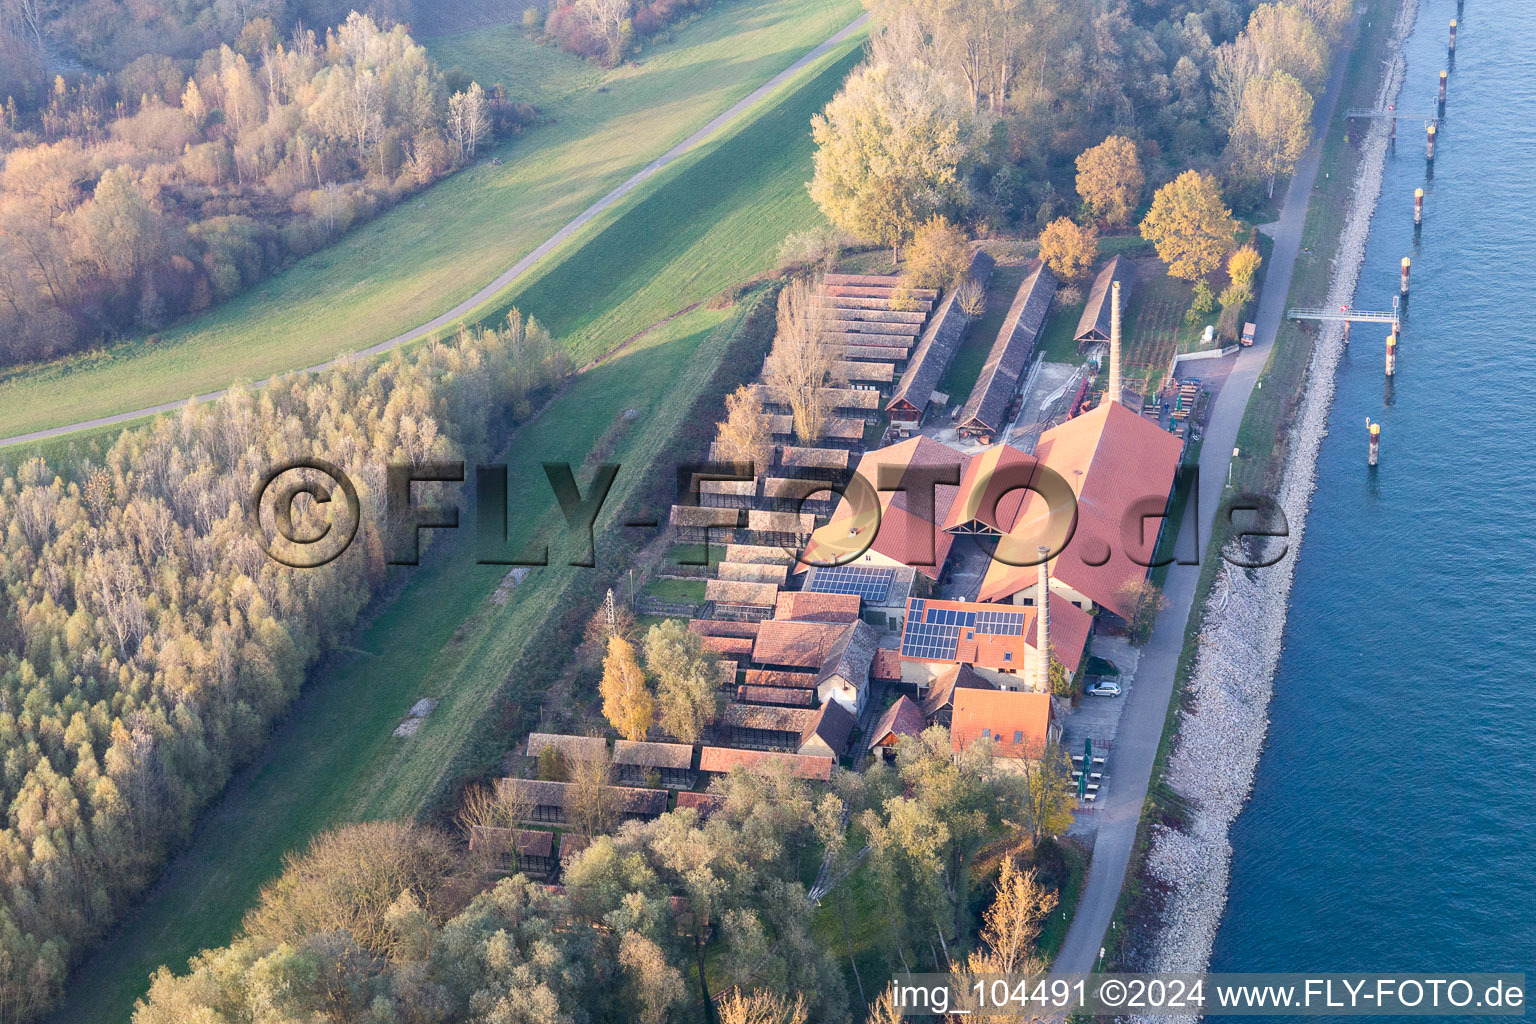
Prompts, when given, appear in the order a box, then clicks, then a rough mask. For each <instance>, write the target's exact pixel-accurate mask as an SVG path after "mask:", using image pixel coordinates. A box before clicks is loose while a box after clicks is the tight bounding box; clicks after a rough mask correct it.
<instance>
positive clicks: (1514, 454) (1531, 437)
mask: <svg viewBox="0 0 1536 1024" xmlns="http://www.w3.org/2000/svg"><path fill="white" fill-rule="evenodd" d="M1455 13H1456V11H1455V4H1454V3H1453V2H1449V0H1422V2H1421V5H1420V8H1419V14H1418V21H1417V24H1416V27H1415V30H1414V32H1413V34H1412V35H1411V36H1410V38H1409V40H1408V44H1407V48H1406V56H1407V62H1408V63H1407V78H1406V82H1405V85H1404V88H1403V94H1402V97H1401V98H1400V101H1399V106H1400V108H1401V109H1403V110H1405V111H1407V110H1414V111H1417V110H1420V109H1425V110H1427V109H1430V108H1432V106H1433V104H1434V99H1435V90H1436V87H1437V81H1438V77H1439V73H1440V71H1441V69H1442V68H1444V67H1446V66H1447V56H1446V36H1447V25H1448V22H1449V20H1450V18H1451V17H1452V16H1453V15H1455ZM1533 42H1536V3H1532V2H1531V0H1470V2H1468V3H1467V4H1466V8H1465V11H1464V13H1463V15H1462V16H1461V24H1460V28H1459V32H1458V39H1457V52H1456V56H1455V63H1454V65H1452V70H1451V75H1450V90H1449V103H1448V106H1447V118H1448V120H1447V122H1446V123H1445V124H1444V125H1443V126H1442V128H1441V131H1440V143H1439V150H1438V153H1437V155H1436V160H1435V163H1434V167H1433V177H1432V178H1431V179H1430V180H1426V169H1425V160H1424V132H1423V126H1422V123H1420V122H1403V123H1402V124H1401V126H1400V129H1399V139H1398V144H1397V149H1396V152H1395V153H1393V154H1391V155H1389V156H1388V162H1387V167H1386V173H1385V177H1384V182H1383V187H1382V195H1381V202H1380V205H1379V206H1378V208H1377V212H1376V216H1375V219H1374V221H1373V222H1372V225H1371V237H1370V245H1369V249H1368V252H1367V257H1366V263H1365V267H1364V270H1363V271H1362V274H1361V283H1360V289H1359V293H1358V295H1357V297H1356V305H1358V306H1361V307H1364V308H1374V309H1385V308H1390V305H1391V302H1392V298H1393V296H1394V295H1395V294H1396V293H1397V283H1398V265H1399V262H1400V261H1401V259H1402V257H1403V256H1405V255H1406V256H1411V257H1412V259H1413V268H1412V297H1411V301H1410V303H1409V305H1408V309H1407V314H1406V317H1405V319H1404V326H1403V336H1402V341H1401V344H1400V346H1399V358H1398V368H1397V376H1396V378H1395V387H1394V388H1391V389H1388V388H1387V387H1386V382H1385V379H1384V375H1383V360H1384V353H1385V335H1386V328H1385V327H1384V326H1379V325H1375V324H1357V325H1355V329H1354V333H1353V339H1352V343H1351V347H1350V350H1349V352H1348V354H1347V355H1346V356H1345V357H1344V360H1343V362H1342V364H1341V365H1340V368H1339V376H1338V391H1337V395H1336V398H1335V401H1334V405H1333V410H1332V417H1331V425H1330V433H1329V436H1328V437H1327V439H1326V440H1325V441H1324V443H1323V447H1322V451H1321V455H1320V461H1319V466H1318V489H1317V493H1316V494H1315V496H1314V499H1313V503H1312V511H1311V516H1310V518H1309V520H1308V524H1307V531H1306V542H1305V544H1304V545H1303V546H1302V548H1301V552H1300V561H1299V564H1298V566H1297V571H1296V578H1295V583H1294V587H1293V589H1292V592H1291V610H1290V614H1289V616H1288V618H1287V626H1286V634H1285V639H1286V646H1285V652H1284V654H1283V656H1282V658H1281V661H1280V665H1279V670H1278V674H1277V676H1276V680H1275V693H1274V700H1273V703H1272V705H1271V708H1270V712H1271V722H1270V728H1269V739H1268V743H1267V746H1266V748H1265V750H1264V753H1263V755H1262V758H1261V760H1260V764H1259V770H1258V773H1257V776H1256V778H1255V782H1254V790H1253V795H1252V799H1251V802H1250V803H1249V805H1248V806H1247V807H1246V808H1245V809H1244V811H1243V812H1242V814H1241V815H1240V816H1239V817H1238V819H1237V821H1236V822H1235V824H1234V826H1233V828H1232V832H1231V842H1232V847H1233V860H1232V877H1231V888H1230V894H1229V901H1228V904H1227V910H1226V914H1225V917H1224V918H1223V920H1222V925H1221V929H1220V931H1219V933H1218V935H1217V938H1216V943H1215V947H1214V949H1213V952H1212V959H1211V969H1212V970H1213V971H1254V970H1268V971H1418V970H1425V971H1435V970H1481V971H1493V970H1522V971H1532V972H1536V713H1533V710H1532V709H1533V705H1536V430H1533V428H1532V424H1531V406H1532V403H1533V400H1536V327H1533V308H1532V307H1533V305H1536V257H1533V255H1532V248H1533V246H1536V159H1533V158H1536V58H1533V56H1532V52H1533V51H1532V46H1533ZM1418 187H1423V188H1424V189H1425V192H1426V200H1425V204H1426V205H1425V210H1426V214H1425V225H1424V229H1423V232H1422V236H1421V237H1420V238H1418V239H1415V237H1414V230H1413V218H1412V212H1413V191H1414V189H1415V188H1418ZM1318 299H1319V300H1320V301H1321V300H1322V299H1323V297H1322V296H1319V297H1318ZM1319 304H1320V302H1319ZM1367 416H1369V417H1370V418H1372V419H1374V420H1379V421H1380V422H1381V424H1382V453H1381V465H1380V466H1379V467H1378V469H1376V470H1375V471H1371V470H1369V469H1368V468H1367V466H1366V432H1365V421H1366V417H1367Z"/></svg>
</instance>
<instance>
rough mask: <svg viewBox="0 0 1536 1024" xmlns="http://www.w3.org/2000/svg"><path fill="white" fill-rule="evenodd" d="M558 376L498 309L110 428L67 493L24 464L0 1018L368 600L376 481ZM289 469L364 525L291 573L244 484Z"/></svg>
mask: <svg viewBox="0 0 1536 1024" xmlns="http://www.w3.org/2000/svg"><path fill="white" fill-rule="evenodd" d="M568 370H569V364H568V363H567V362H566V360H565V357H564V355H563V353H561V351H560V349H559V347H558V345H557V344H556V343H555V342H554V340H553V339H552V338H550V336H549V335H548V333H547V332H546V331H544V329H543V328H542V327H541V326H539V325H538V324H537V323H536V322H534V321H532V320H525V319H524V318H523V317H522V316H521V315H520V314H517V313H515V312H514V313H513V314H512V315H511V316H510V317H509V319H508V321H507V322H506V324H505V325H503V326H502V327H499V328H496V329H484V330H477V331H462V332H461V333H460V334H459V335H458V336H457V337H456V338H453V339H450V340H448V341H445V342H432V343H428V344H424V345H421V346H419V347H415V348H413V349H411V350H410V351H409V352H408V353H396V354H394V355H392V356H391V357H389V358H387V359H383V360H359V359H351V360H343V361H342V362H341V363H340V364H339V365H337V366H336V367H334V368H333V369H331V370H328V371H326V372H325V373H321V374H309V375H293V376H289V377H285V378H281V379H279V380H277V381H274V382H273V383H272V384H271V385H269V386H268V387H266V388H264V389H262V390H261V391H259V392H258V391H252V390H250V389H249V388H244V387H236V388H234V389H232V390H231V391H230V392H229V393H228V394H227V395H226V396H224V397H222V398H220V399H219V400H218V401H217V402H214V403H212V404H205V405H191V406H188V407H187V408H186V409H185V410H183V411H182V412H181V413H179V414H177V415H168V416H163V417H160V418H158V419H157V420H155V421H154V422H153V423H152V424H151V425H149V426H146V427H143V428H140V429H136V430H130V431H125V432H124V433H123V434H122V435H121V436H120V437H119V439H118V440H117V442H116V443H115V444H113V446H112V447H111V449H110V450H109V451H108V452H107V454H106V455H105V457H104V458H103V459H102V460H101V461H100V462H99V463H98V464H91V463H85V464H81V465H79V466H76V467H73V469H72V472H70V474H69V476H68V477H67V478H66V477H65V476H61V475H58V474H56V473H55V472H54V471H53V470H52V469H51V468H50V467H48V466H47V465H46V464H45V463H43V462H42V461H41V460H40V459H32V460H30V461H28V462H26V463H24V464H23V465H21V466H20V467H19V469H18V471H17V472H16V473H15V474H14V475H8V476H6V477H5V478H4V479H3V481H0V522H4V523H5V524H6V526H5V534H4V538H3V541H4V543H3V547H0V750H3V755H0V801H3V805H4V806H5V808H6V817H5V827H4V828H0V1017H4V1018H5V1019H7V1020H26V1019H30V1018H32V1017H34V1016H35V1015H36V1014H37V1013H38V1012H40V1011H42V1010H44V1009H45V1008H47V1007H48V1006H49V1005H50V1004H51V1003H52V1002H53V1001H54V1000H55V999H56V997H57V996H58V995H59V993H60V992H61V990H62V988H63V986H64V984H65V980H66V976H67V972H68V968H69V966H70V964H71V962H72V961H74V960H75V959H76V958H77V957H78V956H79V955H80V953H81V951H82V950H83V948H84V947H85V946H87V945H88V944H89V943H90V942H91V941H92V940H93V939H95V938H96V937H98V936H100V935H101V934H102V932H103V931H104V930H105V929H106V928H107V927H109V926H110V925H111V924H112V922H113V921H114V919H115V918H116V917H117V915H118V914H119V913H120V912H121V910H122V909H123V908H124V906H125V905H126V904H127V903H128V901H129V900H130V899H132V898H133V897H134V896H135V895H136V894H137V893H139V892H140V891H141V890H142V889H143V888H144V886H145V885H147V884H148V883H149V881H151V880H152V878H153V876H154V873H155V872H156V870H157V869H158V867H159V865H160V864H161V862H162V861H163V859H164V857H165V856H166V854H167V853H168V852H169V851H170V850H171V849H172V848H173V847H174V846H175V845H176V844H177V842H179V840H180V839H181V838H182V837H184V836H185V835H186V834H187V832H188V830H189V829H190V828H191V826H192V823H193V821H194V818H195V816H196V814H197V813H198V811H199V810H200V809H201V808H202V807H203V805H204V804H206V802H207V801H208V800H209V799H210V798H211V797H212V796H213V795H214V794H216V793H217V792H218V790H219V789H220V787H221V786H222V785H223V783H224V781H225V779H227V778H228V776H229V773H230V771H231V770H232V769H233V767H234V766H236V765H238V764H239V763H241V762H242V761H244V760H246V759H248V758H249V757H250V756H252V755H253V754H254V753H255V752H256V751H257V750H258V749H259V748H260V746H261V745H262V744H263V743H264V742H265V740H266V736H267V730H268V727H269V725H270V723H271V722H272V721H273V720H274V718H275V717H276V716H277V715H278V714H279V713H281V712H282V711H283V710H284V708H286V707H287V705H288V703H289V702H290V701H291V700H292V698H293V697H294V695H295V694H296V693H297V691H298V689H299V686H300V684H301V683H302V681H303V678H304V673H305V670H306V669H307V668H308V667H309V666H310V665H312V664H314V662H315V660H316V659H317V658H318V657H319V656H320V655H321V654H322V653H323V652H324V651H325V650H327V649H328V648H329V647H330V646H332V645H333V644H335V643H336V642H338V641H339V640H341V639H342V638H343V637H344V636H345V635H346V633H347V632H348V631H349V630H350V629H351V628H352V627H353V625H354V624H355V622H356V621H357V619H358V616H359V615H360V614H361V613H362V612H363V610H364V609H365V608H366V607H367V605H368V604H369V601H370V600H371V598H372V597H373V596H374V595H375V594H377V593H379V590H380V587H381V585H382V584H383V583H384V582H385V579H386V566H385V557H386V546H385V545H386V540H387V538H388V534H387V530H388V528H389V524H387V523H386V522H384V520H383V515H382V506H383V495H384V491H385V467H386V465H387V464H389V463H398V462H406V463H410V464H413V465H416V464H420V463H423V462H426V461H432V460H440V459H449V458H470V459H473V458H475V457H476V456H477V455H479V454H489V452H490V450H491V446H492V445H493V444H495V443H496V442H497V440H498V439H499V438H500V437H501V436H502V434H503V433H504V430H505V428H506V427H507V425H508V419H509V417H510V416H511V415H512V414H513V413H514V412H516V411H518V410H523V411H526V410H527V409H529V408H531V405H532V399H533V397H534V396H535V395H536V394H537V393H538V392H540V391H543V390H546V389H548V388H550V387H552V386H553V385H554V384H556V383H557V382H558V381H559V380H560V379H561V378H563V376H564V375H565V374H566V373H567V372H568ZM305 455H314V456H318V457H320V458H323V459H325V460H327V461H330V462H332V463H334V464H336V465H337V466H339V467H340V468H341V469H342V470H343V471H344V472H345V473H347V474H348V476H350V477H351V479H352V480H353V481H354V482H355V484H356V486H357V490H358V491H359V497H360V503H361V508H362V521H361V523H360V525H359V529H358V532H357V536H356V539H355V541H354V542H353V543H352V545H351V546H350V547H349V548H347V550H346V551H345V553H344V554H342V555H341V557H339V558H337V559H336V560H335V561H333V562H331V563H330V564H329V565H326V566H324V567H323V568H319V569H311V570H294V569H290V568H287V567H285V566H284V565H281V564H279V563H278V562H276V561H274V560H273V559H271V558H269V557H268V556H267V555H266V554H265V553H264V551H263V549H262V547H261V546H260V545H259V544H258V542H257V539H256V537H255V534H254V531H253V530H252V529H251V528H250V524H249V523H248V522H247V511H246V510H247V505H248V504H249V502H250V496H251V493H252V491H253V488H254V487H255V485H256V483H257V482H258V481H259V480H260V479H261V478H262V476H263V474H264V473H266V472H267V471H268V470H269V469H271V468H272V467H274V466H277V465H281V464H284V463H286V462H287V461H288V460H291V459H293V458H295V457H298V456H305ZM297 508H298V511H297V513H296V519H295V524H296V532H297V533H301V534H302V533H305V532H306V531H309V530H312V529H314V527H315V526H317V525H319V524H318V523H317V522H316V521H314V517H315V516H316V515H319V514H321V510H320V508H319V507H318V506H314V505H309V506H305V505H304V504H303V503H302V502H300V503H299V505H298V507H297ZM300 518H302V520H303V521H302V522H301V521H300Z"/></svg>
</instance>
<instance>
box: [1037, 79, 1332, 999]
mask: <svg viewBox="0 0 1536 1024" xmlns="http://www.w3.org/2000/svg"><path fill="white" fill-rule="evenodd" d="M1334 64H1335V66H1334V69H1333V76H1332V77H1331V78H1330V79H1329V81H1328V89H1327V91H1326V92H1325V93H1324V94H1323V98H1322V101H1321V102H1320V103H1318V104H1317V108H1316V112H1315V116H1314V120H1313V123H1314V127H1315V129H1316V131H1315V134H1316V138H1315V139H1314V140H1313V143H1312V146H1311V148H1309V149H1308V150H1307V152H1306V154H1305V155H1304V156H1303V157H1302V159H1301V162H1300V163H1299V164H1298V165H1297V167H1296V173H1295V175H1293V176H1292V178H1291V183H1290V187H1289V188H1288V189H1287V190H1286V194H1285V205H1284V207H1283V209H1282V210H1281V213H1280V219H1279V221H1277V222H1276V223H1275V224H1274V225H1273V232H1272V235H1273V238H1274V242H1275V244H1274V249H1273V250H1272V251H1271V253H1270V262H1269V269H1268V270H1267V271H1266V272H1265V276H1264V290H1263V292H1262V293H1261V295H1260V296H1259V311H1258V316H1257V320H1256V323H1257V324H1258V335H1257V340H1256V341H1255V343H1254V345H1253V347H1252V348H1249V349H1243V350H1242V351H1240V352H1239V354H1238V356H1237V360H1236V365H1234V366H1233V368H1232V373H1231V376H1229V377H1228V378H1227V380H1226V383H1224V384H1223V385H1222V387H1221V390H1220V392H1219V393H1218V394H1217V396H1216V403H1215V406H1214V408H1213V409H1212V410H1211V415H1210V420H1209V422H1208V424H1207V426H1206V429H1205V444H1204V446H1203V447H1202V448H1201V450H1200V499H1199V502H1198V512H1196V510H1193V509H1186V514H1185V520H1184V524H1183V526H1182V529H1186V530H1187V529H1188V528H1189V527H1190V523H1191V518H1198V520H1199V527H1200V533H1199V534H1198V537H1199V539H1200V542H1201V547H1200V552H1201V556H1202V557H1204V556H1205V555H1206V552H1205V550H1204V546H1203V545H1204V543H1205V541H1206V540H1207V539H1208V538H1209V537H1210V535H1211V526H1212V524H1213V523H1214V522H1215V518H1216V511H1217V505H1218V504H1219V503H1220V501H1221V496H1222V491H1223V490H1224V489H1225V487H1226V482H1227V464H1228V462H1230V461H1231V458H1232V449H1233V447H1234V446H1235V445H1236V443H1237V428H1238V426H1239V424H1241V423H1242V419H1243V413H1244V411H1245V410H1246V409H1247V408H1248V397H1249V395H1251V394H1252V393H1253V385H1254V382H1255V381H1257V380H1258V376H1259V372H1260V371H1261V370H1263V369H1264V364H1265V363H1267V362H1268V361H1269V353H1270V349H1271V348H1272V347H1273V346H1274V343H1275V333H1276V332H1277V331H1278V330H1279V327H1280V322H1281V319H1282V318H1283V317H1284V315H1285V303H1286V297H1287V296H1288V295H1289V293H1290V290H1291V272H1292V271H1293V270H1294V268H1295V264H1296V254H1297V251H1298V250H1299V249H1300V246H1301V229H1302V224H1303V223H1304V222H1305V220H1306V216H1307V201H1308V200H1309V199H1310V198H1311V195H1312V184H1313V181H1314V179H1315V178H1316V177H1317V166H1318V162H1319V160H1320V159H1321V157H1322V143H1323V137H1324V132H1325V131H1326V129H1327V126H1328V124H1329V122H1330V121H1331V120H1332V119H1333V110H1334V106H1335V104H1336V103H1337V102H1338V98H1339V92H1340V91H1341V90H1342V88H1343V81H1344V70H1345V67H1346V64H1347V60H1345V59H1343V58H1341V59H1339V60H1337V61H1335V62H1334ZM1180 550H1181V551H1187V550H1189V548H1188V547H1186V546H1185V545H1182V544H1181V545H1180ZM1199 577H1200V567H1199V566H1193V565H1174V566H1170V567H1169V571H1168V579H1167V582H1166V584H1165V586H1164V588H1163V593H1164V595H1165V596H1166V597H1167V598H1168V607H1167V608H1166V609H1165V610H1164V611H1163V612H1162V613H1161V614H1160V615H1158V617H1157V624H1156V627H1155V629H1154V631H1153V634H1152V641H1151V642H1150V643H1149V644H1148V645H1147V646H1146V647H1145V648H1143V649H1142V652H1141V662H1140V665H1139V666H1138V667H1137V670H1136V685H1135V686H1133V687H1131V690H1130V693H1129V694H1128V695H1127V696H1126V707H1125V712H1124V714H1123V715H1122V716H1121V719H1120V731H1119V733H1118V734H1117V735H1116V737H1115V746H1114V755H1113V756H1114V763H1113V764H1112V765H1110V768H1111V771H1112V773H1113V783H1112V784H1111V785H1109V786H1107V787H1106V789H1107V795H1106V798H1105V801H1104V804H1103V805H1102V806H1101V807H1099V808H1098V809H1097V811H1096V814H1097V817H1098V837H1097V838H1096V839H1095V841H1094V846H1093V860H1092V861H1091V862H1090V864H1089V867H1088V878H1087V881H1086V883H1085V884H1084V886H1083V894H1082V898H1081V899H1080V901H1079V902H1078V905H1077V913H1076V916H1075V917H1073V919H1072V927H1071V928H1070V929H1068V931H1067V937H1066V940H1065V941H1064V942H1063V943H1062V947H1061V952H1060V953H1059V954H1057V957H1056V961H1055V964H1054V970H1055V971H1057V972H1059V973H1077V972H1086V971H1091V970H1093V969H1094V967H1096V966H1097V962H1098V956H1099V950H1100V948H1102V947H1103V946H1104V945H1105V942H1104V933H1105V931H1106V930H1107V929H1108V927H1109V922H1110V918H1111V917H1113V916H1114V912H1115V905H1116V903H1118V902H1119V899H1120V889H1121V886H1122V885H1123V884H1124V881H1125V871H1126V867H1127V865H1128V864H1129V863H1130V859H1131V848H1132V846H1134V845H1135V842H1136V826H1137V825H1138V823H1139V822H1140V820H1141V809H1142V806H1143V805H1144V804H1145V802H1146V797H1147V783H1148V780H1149V779H1150V778H1151V776H1152V762H1153V759H1154V758H1155V757H1156V755H1157V745H1158V741H1159V739H1160V738H1161V737H1162V732H1163V722H1164V720H1165V718H1166V716H1167V711H1168V701H1169V700H1170V699H1171V698H1172V696H1173V677H1174V672H1175V670H1176V669H1177V667H1178V661H1179V653H1180V650H1181V649H1182V647H1183V646H1184V628H1185V625H1186V624H1187V623H1188V621H1189V615H1190V610H1191V609H1192V608H1193V606H1194V598H1195V584H1196V583H1197V582H1198V581H1199Z"/></svg>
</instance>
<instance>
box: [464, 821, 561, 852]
mask: <svg viewBox="0 0 1536 1024" xmlns="http://www.w3.org/2000/svg"><path fill="white" fill-rule="evenodd" d="M469 848H470V849H471V850H474V851H477V852H486V853H512V852H513V851H516V852H517V853H518V854H519V855H521V856H524V857H548V856H551V855H552V854H553V853H554V852H555V834H554V833H553V832H541V831H539V830H537V829H525V828H497V827H496V826H493V825H471V826H470V828H469Z"/></svg>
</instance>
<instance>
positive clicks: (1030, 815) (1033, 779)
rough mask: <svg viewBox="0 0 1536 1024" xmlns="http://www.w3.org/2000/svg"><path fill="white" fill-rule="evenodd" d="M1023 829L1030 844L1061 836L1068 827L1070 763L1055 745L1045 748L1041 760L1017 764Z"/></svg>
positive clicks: (1069, 820)
mask: <svg viewBox="0 0 1536 1024" xmlns="http://www.w3.org/2000/svg"><path fill="white" fill-rule="evenodd" d="M1021 767H1022V774H1023V781H1024V786H1025V789H1024V804H1025V821H1026V826H1025V827H1026V829H1027V830H1028V832H1029V837H1030V839H1031V841H1033V842H1035V843H1039V842H1040V841H1041V840H1042V839H1044V838H1045V837H1046V836H1057V835H1061V834H1062V833H1063V832H1065V831H1066V830H1067V828H1068V827H1069V826H1070V825H1071V824H1072V804H1073V794H1072V772H1071V762H1069V761H1068V760H1067V756H1066V753H1065V752H1064V751H1063V750H1062V749H1061V747H1060V745H1059V744H1055V743H1050V744H1047V745H1046V748H1045V750H1044V751H1042V752H1041V756H1040V757H1038V758H1030V759H1028V760H1026V761H1023V762H1021Z"/></svg>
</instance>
